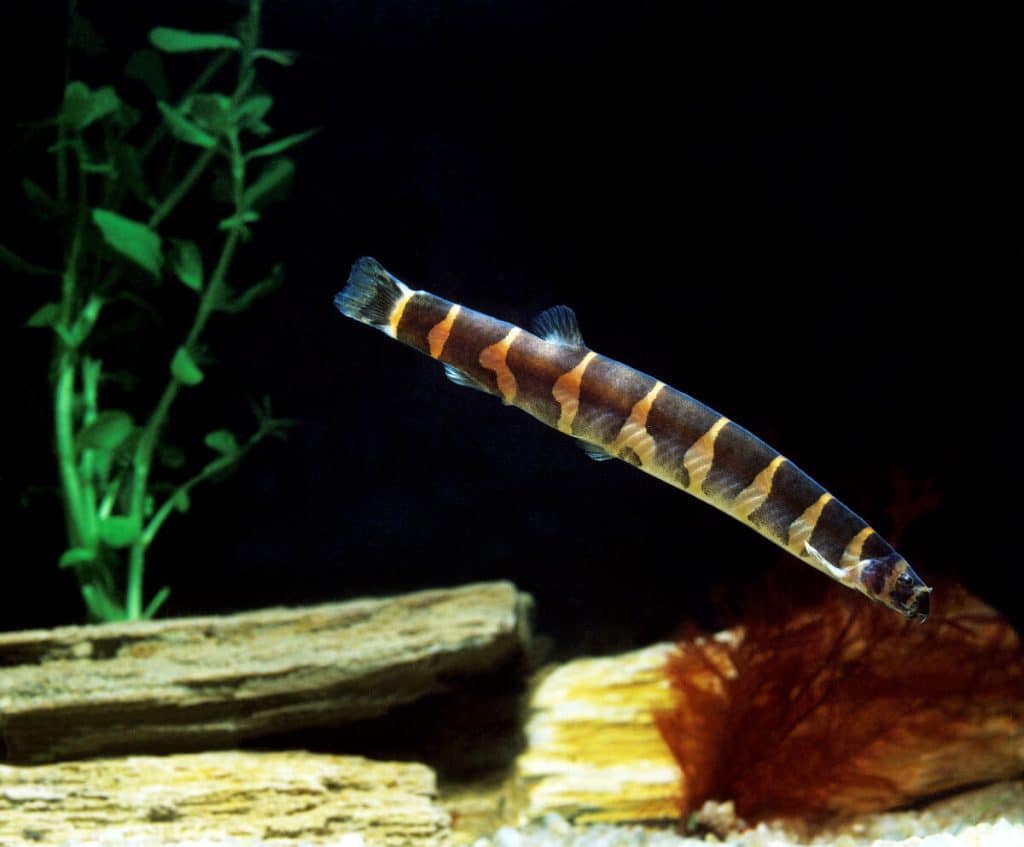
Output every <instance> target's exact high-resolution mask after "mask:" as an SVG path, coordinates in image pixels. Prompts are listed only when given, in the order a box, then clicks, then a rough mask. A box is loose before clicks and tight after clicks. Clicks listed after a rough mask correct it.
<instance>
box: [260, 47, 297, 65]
mask: <svg viewBox="0 0 1024 847" xmlns="http://www.w3.org/2000/svg"><path fill="white" fill-rule="evenodd" d="M298 55H299V54H298V53H296V52H295V51H294V50H268V49H267V48H266V47H257V48H256V49H255V50H253V51H252V57H253V58H254V59H269V60H270V61H271V62H276V63H277V64H279V65H284V66H285V67H286V68H287V67H290V66H291V65H294V64H295V59H296V58H297V57H298Z"/></svg>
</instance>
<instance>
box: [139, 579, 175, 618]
mask: <svg viewBox="0 0 1024 847" xmlns="http://www.w3.org/2000/svg"><path fill="white" fill-rule="evenodd" d="M170 594H171V589H170V588H168V587H167V586H166V585H165V586H164V587H163V588H161V589H160V590H159V591H158V592H157V593H156V594H155V595H153V599H152V600H150V601H149V604H148V605H147V606H146V608H145V609H143V610H142V619H143V620H144V621H148V620H149V619H150V618H152V617H153V615H155V614H156V613H157V612H158V611H159V610H160V607H161V606H162V605H163V604H164V601H165V600H166V599H167V598H168V597H169V596H170Z"/></svg>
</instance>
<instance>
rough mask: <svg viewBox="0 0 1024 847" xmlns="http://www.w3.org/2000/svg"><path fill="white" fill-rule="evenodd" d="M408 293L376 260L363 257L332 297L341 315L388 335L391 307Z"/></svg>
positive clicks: (408, 290)
mask: <svg viewBox="0 0 1024 847" xmlns="http://www.w3.org/2000/svg"><path fill="white" fill-rule="evenodd" d="M411 293H412V291H411V289H410V288H409V287H408V286H407V285H405V283H403V282H402V281H401V280H399V279H396V278H395V277H393V276H392V275H391V274H389V273H388V272H387V271H386V270H384V268H383V267H382V266H381V264H380V262H378V261H377V260H376V259H371V258H370V257H369V256H363V258H361V259H358V260H357V261H356V263H355V264H354V265H352V272H351V273H350V274H349V276H348V282H347V283H346V285H345V287H344V288H343V289H342V290H341V291H339V292H338V293H337V294H336V295H335V297H334V305H335V306H337V307H338V311H340V312H341V313H342V314H343V315H345V316H347V317H350V318H354V319H355V320H357V321H362V322H363V323H364V324H369V325H370V326H374V327H377V329H381V330H384V331H385V332H388V331H389V330H390V328H391V315H392V314H393V313H394V310H395V305H396V304H397V303H398V302H399V301H400V300H402V299H403V298H405V297H408V296H409V295H410V294H411Z"/></svg>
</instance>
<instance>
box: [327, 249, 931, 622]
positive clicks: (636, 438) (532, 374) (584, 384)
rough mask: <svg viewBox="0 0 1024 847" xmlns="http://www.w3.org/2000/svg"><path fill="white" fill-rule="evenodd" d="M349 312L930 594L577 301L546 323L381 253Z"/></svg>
mask: <svg viewBox="0 0 1024 847" xmlns="http://www.w3.org/2000/svg"><path fill="white" fill-rule="evenodd" d="M335 305H336V306H337V307H338V309H339V310H340V311H341V312H342V313H343V314H345V315H347V316H348V317H350V318H354V319H355V320H358V321H361V322H363V323H365V324H368V325H370V326H373V327H375V328H377V329H379V330H381V331H383V332H385V333H386V334H387V335H390V336H391V337H392V338H395V339H397V340H398V341H401V342H403V343H405V344H407V345H409V346H410V347H414V348H416V349H417V350H419V351H420V352H422V353H425V354H426V355H428V356H430V357H431V358H433V359H437V360H438V361H440V362H441V363H442V364H443V365H444V367H445V371H446V373H447V374H448V376H449V378H451V379H452V380H453V381H454V382H457V383H459V384H460V385H468V386H471V387H474V388H477V389H479V390H481V391H484V392H487V393H488V394H493V395H496V396H497V397H499V398H500V399H501V400H502V401H503V402H504V403H506V404H508V405H512V406H516V407H518V408H520V409H522V410H523V411H525V412H526V413H527V414H530V415H532V416H533V417H535V418H537V419H538V420H540V421H542V422H543V423H545V424H547V425H548V426H551V427H554V428H555V429H557V430H559V431H560V432H563V433H565V434H566V435H570V436H572V437H574V438H577V439H579V440H580V441H581V442H583V444H584V447H585V449H586V450H587V452H588V453H589V454H590V455H591V456H592V457H594V458H598V459H605V458H609V459H610V458H618V459H622V460H623V461H625V462H628V463H629V464H631V465H633V466H634V467H636V468H638V469H640V470H642V471H644V472H646V473H649V474H651V475H652V476H655V477H657V478H658V479H660V480H662V481H663V482H667V483H668V484H669V485H673V486H675V487H676V488H680V489H682V490H683V491H686V492H687V493H689V494H692V495H694V496H696V497H698V498H700V499H701V500H704V501H705V502H707V503H710V504H711V505H712V506H715V507H716V508H718V509H720V510H722V511H723V512H726V513H727V514H729V515H731V516H732V517H734V518H736V519H737V520H739V521H741V522H743V523H745V524H747V525H748V526H750V527H751V528H753V529H754V530H756V531H757V532H759V533H760V534H761V535H763V536H764V537H766V538H768V539H769V540H770V541H772V542H774V543H775V544H777V545H778V546H780V547H782V548H784V549H785V550H787V551H788V552H790V553H792V554H793V555H794V556H796V557H797V558H799V559H800V560H801V561H803V562H805V563H807V564H809V565H811V566H812V567H815V568H817V569H818V570H820V571H822V572H823V573H825V574H827V575H828V576H830V577H831V578H833V579H835V580H837V581H838V582H840V583H842V584H843V585H846V586H847V587H849V588H853V589H856V590H858V591H861V592H863V593H864V594H865V595H867V596H868V597H871V598H872V599H875V600H877V601H879V602H881V603H883V604H885V605H886V606H888V607H890V608H892V609H895V610H896V611H898V612H900V613H901V614H904V615H906V616H907V617H908V618H913V619H916V620H920V621H923V620H924V619H925V618H926V617H927V615H928V611H929V606H930V592H931V589H930V588H928V587H927V586H926V585H925V584H924V583H923V582H922V581H921V579H920V578H919V577H918V576H917V574H916V573H915V572H914V570H913V569H912V568H911V567H910V565H909V564H908V563H907V561H906V560H905V559H903V558H902V557H901V556H900V555H899V554H898V553H897V552H896V551H895V550H894V549H893V548H892V547H891V546H890V545H889V544H888V543H887V542H886V541H885V540H884V539H883V538H882V537H881V536H880V535H879V534H878V533H877V532H875V531H874V530H873V529H872V528H871V527H870V526H869V525H868V524H867V523H866V522H865V521H864V520H863V519H862V518H861V517H859V516H858V515H857V514H855V513H854V512H853V511H852V510H851V509H849V508H848V507H847V506H845V505H844V504H843V503H842V502H841V501H839V500H838V499H837V498H835V497H833V496H832V494H830V493H829V492H828V491H826V490H825V489H824V488H823V487H822V486H820V485H819V484H818V483H817V482H815V481H814V480H813V479H811V477H809V476H808V475H807V474H805V473H804V472H803V471H801V470H800V469H799V468H798V467H797V466H796V465H794V464H793V463H792V462H791V461H789V460H788V459H787V458H785V457H784V456H782V455H781V454H780V453H778V452H777V451H776V450H774V449H773V448H771V447H769V446H768V445H767V444H765V442H763V441H762V440H761V439H759V438H757V437H756V436H755V435H753V434H752V433H750V432H748V431H747V430H746V429H744V428H743V427H741V426H739V425H738V424H736V423H734V422H733V421H731V420H729V419H728V418H726V417H725V416H724V415H721V414H719V413H718V412H716V411H714V410H713V409H710V408H709V407H707V406H705V405H704V404H703V403H701V402H699V401H698V400H695V399H694V398H693V397H690V396H689V395H688V394H684V393H683V392H682V391H678V390H676V389H675V388H672V387H671V386H669V385H666V384H665V383H664V382H662V381H661V380H658V379H656V378H654V377H652V376H649V375H648V374H645V373H643V372H641V371H638V370H637V369H636V368H632V367H630V366H629V365H626V364H623V363H622V362H618V361H616V360H614V359H610V358H608V357H607V356H602V355H600V354H599V353H596V352H594V351H593V350H590V349H589V348H588V347H587V346H586V345H585V344H584V343H583V338H582V337H581V334H580V331H579V327H578V326H577V324H576V318H575V315H574V314H573V312H572V310H571V309H568V308H567V307H565V306H555V307H554V308H552V309H548V310H547V311H546V312H544V313H542V314H541V315H540V316H539V317H538V318H537V321H536V322H535V325H534V332H530V331H527V330H525V329H523V328H522V327H519V326H516V325H514V324H511V323H508V322H506V321H502V320H499V319H498V318H494V317H491V316H490V315H485V314H483V313H481V312H477V311H474V310H473V309H469V308H467V307H465V306H462V305H460V304H458V303H453V302H451V301H449V300H445V299H444V298H442V297H438V296H437V295H434V294H431V293H429V292H427V291H415V290H413V289H411V288H409V287H408V286H407V285H405V284H404V283H402V282H401V281H400V280H398V279H397V278H396V277H394V276H392V275H391V274H390V273H388V271H386V270H385V269H384V268H383V267H382V266H381V265H380V264H379V263H378V262H376V261H375V260H374V259H370V258H362V259H360V260H358V261H357V262H356V263H355V265H354V266H353V268H352V273H351V275H350V276H349V280H348V283H347V285H346V286H345V288H344V289H343V290H342V291H341V292H340V293H339V294H338V295H337V297H336V298H335Z"/></svg>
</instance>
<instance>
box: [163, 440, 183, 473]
mask: <svg viewBox="0 0 1024 847" xmlns="http://www.w3.org/2000/svg"><path fill="white" fill-rule="evenodd" d="M156 452H157V456H159V457H160V461H161V462H162V463H163V465H164V466H165V467H168V468H171V469H172V470H176V469H178V468H183V467H185V451H184V450H182V449H181V448H180V447H178V446H176V445H174V444H167V443H165V442H160V443H159V444H157V446H156Z"/></svg>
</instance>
